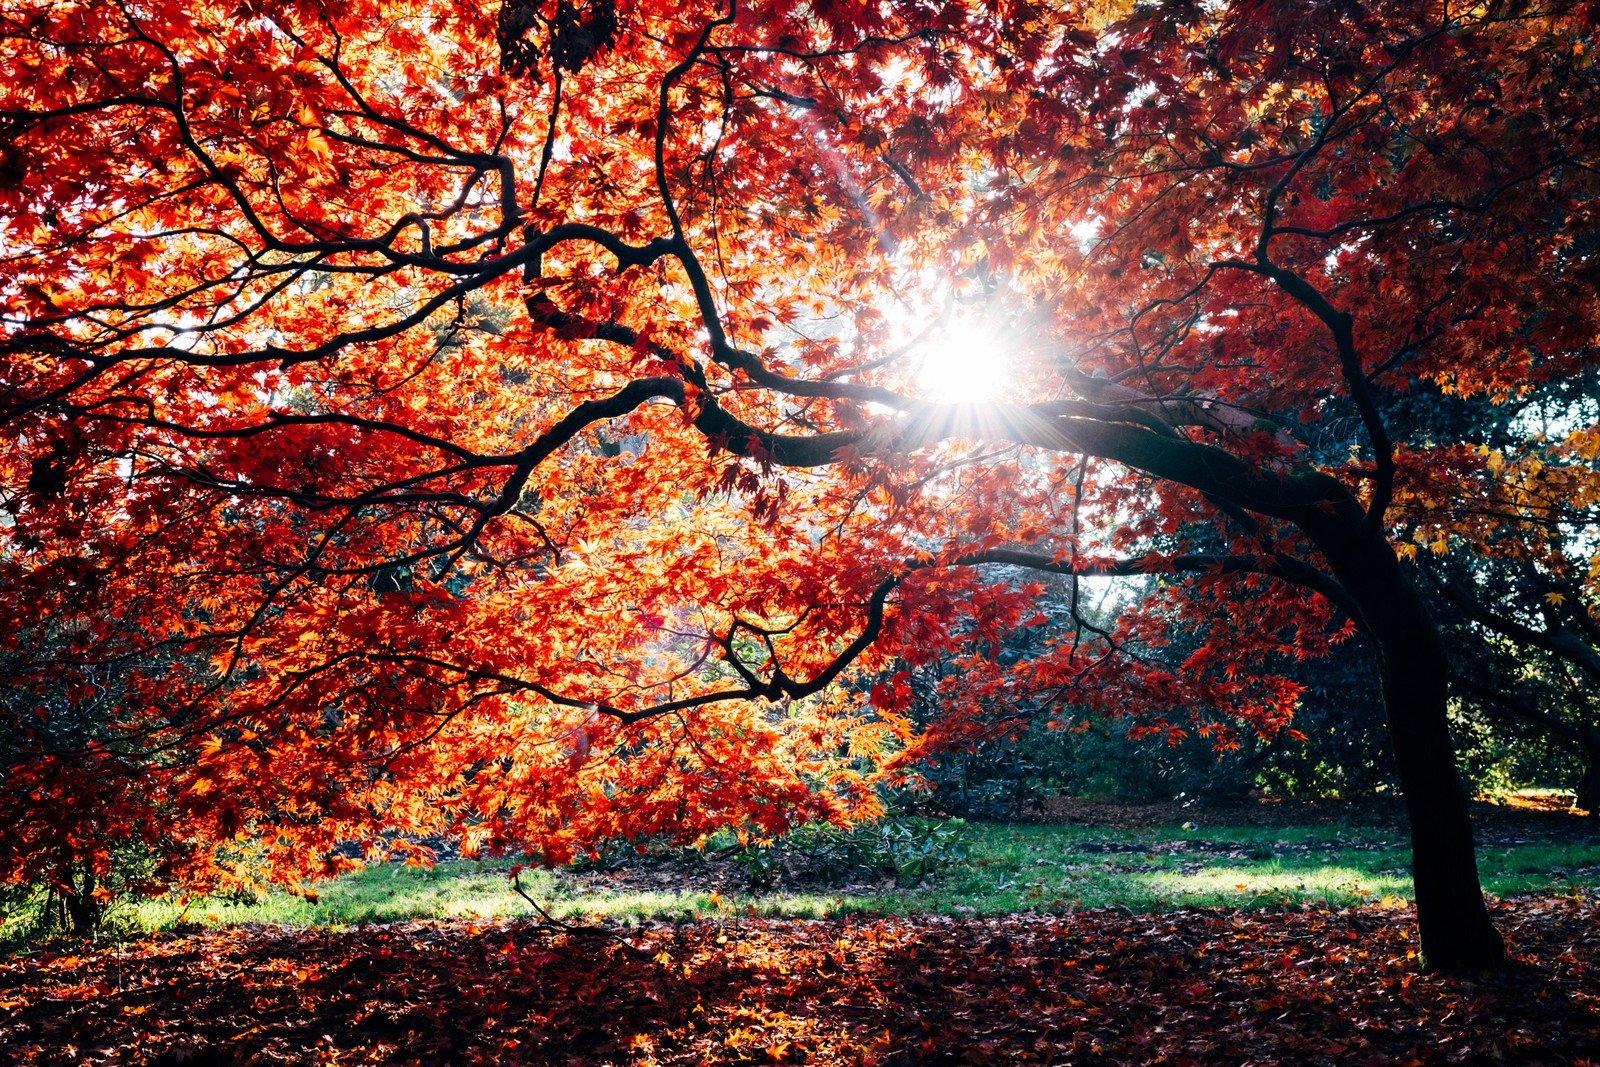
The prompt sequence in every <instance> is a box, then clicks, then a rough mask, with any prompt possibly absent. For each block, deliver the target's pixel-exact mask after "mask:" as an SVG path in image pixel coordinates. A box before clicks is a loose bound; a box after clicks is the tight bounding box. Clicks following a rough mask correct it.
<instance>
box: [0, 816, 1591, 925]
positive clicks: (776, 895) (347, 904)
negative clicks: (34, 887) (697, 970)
mask: <svg viewBox="0 0 1600 1067" xmlns="http://www.w3.org/2000/svg"><path fill="white" fill-rule="evenodd" d="M1191 825H1192V824H1191ZM1567 837H1568V838H1569V839H1565V840H1557V841H1540V840H1538V839H1536V838H1528V837H1525V836H1517V835H1507V834H1495V835H1488V838H1487V840H1486V841H1485V842H1484V843H1482V844H1481V845H1480V848H1479V861H1480V865H1481V868H1482V873H1483V880H1484V887H1485V889H1486V890H1487V891H1488V892H1489V893H1490V894H1492V895H1494V896H1497V897H1499V896H1512V895H1516V894H1522V893H1538V894H1551V893H1555V894H1559V893H1562V892H1566V891H1569V890H1573V889H1591V888H1594V887H1597V886H1600V835H1589V840H1582V839H1581V835H1580V837H1579V838H1578V839H1571V838H1572V835H1567ZM958 851H959V853H964V855H959V854H958V855H957V856H956V857H955V858H952V859H950V860H949V861H948V862H947V863H946V864H945V865H944V866H943V867H942V868H941V869H939V870H938V871H937V872H935V873H933V874H932V875H930V876H928V877H926V878H923V879H921V880H920V881H918V882H917V883H916V884H912V885H897V884H896V881H895V879H894V878H893V877H892V876H890V875H886V874H885V875H878V876H866V877H857V878H854V879H851V878H841V879H836V880H833V881H831V882H824V883H818V882H816V881H814V880H805V879H802V880H800V881H799V882H798V883H795V882H790V883H789V884H783V885H780V886H776V887H772V888H768V889H760V888H754V887H752V886H751V885H750V881H749V877H748V874H747V871H746V868H745V867H744V866H741V865H740V864H738V863H736V862H735V861H734V860H732V859H731V858H729V857H727V856H723V855H719V854H717V853H716V852H714V851H712V852H707V853H705V854H701V853H697V852H694V851H690V852H688V853H684V854H680V855H678V856H676V857H646V858H640V859H638V860H635V861H633V862H631V863H629V864H627V865H626V866H624V865H621V864H613V865H612V866H610V867H600V866H592V867H581V866H580V867H577V868H570V869H563V870H557V871H545V870H525V871H523V872H522V874H521V885H522V887H523V889H524V891H525V892H527V894H528V895H529V896H531V897H532V898H533V899H534V900H536V901H538V902H540V904H541V905H542V906H543V907H544V908H546V909H547V910H548V911H549V913H550V914H551V915H554V916H556V917H557V918H562V919H573V918H609V919H612V920H616V921H623V922H629V921H634V922H636V921H639V920H643V919H692V918H707V917H714V916H717V915H725V916H730V917H732V916H746V917H756V916H760V917H771V918H778V917H794V918H822V917H827V916H841V915H849V914H883V915H896V914H919V913H935V914H954V915H969V916H971V915H999V914H1007V913H1013V912H1026V911H1042V912H1067V911H1077V910H1081V909H1086V908H1102V907H1120V908H1126V909H1130V910H1132V911H1137V912H1149V911H1159V910H1163V909H1166V908H1170V907H1228V908H1255V907H1275V906H1282V905H1287V904H1316V905H1320V906H1325V907H1334V908H1340V907H1348V906H1352V905H1361V904H1380V905H1385V906H1397V905H1402V904H1406V903H1409V902H1410V900H1411V882H1410V873H1409V868H1408V863H1409V849H1408V848H1407V846H1406V844H1405V841H1404V837H1403V835H1402V834H1399V833H1398V832H1396V831H1395V830H1393V829H1392V828H1385V827H1381V826H1347V825H1338V824H1332V825H1330V824H1323V825H1315V826H1266V827H1262V826H1227V825H1220V826H1211V827H1206V828H1198V827H1197V828H1194V829H1185V828H1184V827H1183V825H1182V824H1173V825H1158V826H1149V827H1137V828H1104V827H1088V826H1071V825H1047V824H1002V823H968V824H967V825H966V826H965V828H964V830H963V832H962V834H961V839H960V846H959V850H958ZM509 867H510V864H509V862H479V861H473V860H461V861H453V862H441V863H439V864H436V865H435V866H433V867H431V868H430V867H418V866H407V865H405V864H400V863H383V864H375V865H373V866H370V867H368V868H366V869H364V870H362V871H359V872H356V873H354V874H351V875H348V876H345V877H343V878H340V879H338V880H335V881H333V882H329V883H325V884H324V885H322V886H320V887H319V893H318V898H317V899H316V900H315V901H312V900H306V899H302V898H298V897H293V896H290V895H288V894H283V893H272V894H269V895H268V896H266V897H264V898H262V899H259V900H254V901H250V900H239V899H222V898H212V899H198V900H190V901H188V902H184V903H180V902H179V901H177V900H155V901H145V902H142V903H138V904H136V905H131V906H128V907H125V908H124V909H123V910H122V912H121V913H120V914H119V915H118V916H117V919H118V922H117V925H118V926H120V927H122V928H124V929H126V930H128V931H129V932H149V931H155V930H161V929H169V928H172V927H174V926H177V925H179V924H198V925H201V926H223V925H232V924H246V923H249V924H269V925H286V926H295V927H301V926H331V927H339V926H341V925H350V924H357V923H363V922H393V921H400V920H408V919H454V918H502V917H517V916H524V915H531V914H533V909H532V907H531V906H530V905H529V904H528V903H527V902H526V901H525V900H523V899H522V898H521V897H520V896H518V895H517V894H516V893H514V892H513V891H512V888H511V886H510V882H509V879H508V876H507V872H508V870H509ZM8 925H9V924H8Z"/></svg>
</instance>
